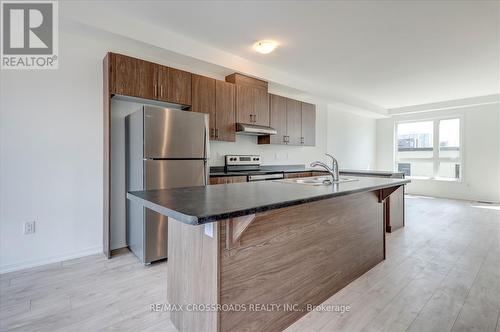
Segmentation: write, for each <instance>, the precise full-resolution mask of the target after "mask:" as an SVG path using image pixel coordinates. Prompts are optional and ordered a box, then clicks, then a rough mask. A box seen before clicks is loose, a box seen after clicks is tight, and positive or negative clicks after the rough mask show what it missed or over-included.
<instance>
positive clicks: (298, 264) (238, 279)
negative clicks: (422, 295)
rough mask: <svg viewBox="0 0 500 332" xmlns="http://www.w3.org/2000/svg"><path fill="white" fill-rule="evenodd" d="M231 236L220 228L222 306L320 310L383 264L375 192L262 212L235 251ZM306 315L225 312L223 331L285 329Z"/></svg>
mask: <svg viewBox="0 0 500 332" xmlns="http://www.w3.org/2000/svg"><path fill="white" fill-rule="evenodd" d="M360 204H362V206H363V208H362V209H361V208H360ZM225 232H226V227H225V222H222V223H220V226H219V241H220V245H219V247H220V251H221V252H220V263H219V269H220V304H221V305H224V304H231V303H233V304H236V303H240V304H241V303H244V304H251V303H253V304H266V303H279V304H286V303H288V304H291V305H293V304H299V305H300V306H301V307H304V306H305V305H306V304H311V305H318V304H321V303H323V302H324V301H325V300H326V299H328V298H329V297H330V296H332V295H333V294H334V293H336V292H337V291H339V290H340V289H342V288H343V287H344V286H346V285H347V284H349V283H350V282H351V281H353V280H354V279H356V278H357V277H359V276H360V275H362V274H363V273H365V272H366V271H368V270H369V269H371V268H372V267H373V266H375V265H376V264H378V263H379V262H381V261H382V260H383V259H384V220H383V205H382V204H380V203H379V202H378V193H376V192H367V193H359V194H353V195H348V196H342V197H335V198H331V199H325V200H321V201H317V202H312V203H306V204H302V205H298V206H293V207H289V208H284V209H278V210H272V211H269V212H266V213H260V214H257V215H256V218H255V220H253V222H252V223H251V224H250V225H249V226H248V228H247V229H246V230H245V232H244V233H243V234H242V235H241V237H240V239H239V246H235V247H233V249H230V250H227V249H225V248H226V243H225V241H226V234H225ZM306 313H307V312H306V311H303V312H300V311H272V312H266V311H260V312H252V313H251V314H249V313H248V312H235V311H233V312H229V311H225V312H221V313H220V331H282V330H283V329H285V328H286V327H287V326H289V325H290V324H292V323H293V322H295V321H296V320H297V319H299V318H300V317H302V316H304V315H305V314H306Z"/></svg>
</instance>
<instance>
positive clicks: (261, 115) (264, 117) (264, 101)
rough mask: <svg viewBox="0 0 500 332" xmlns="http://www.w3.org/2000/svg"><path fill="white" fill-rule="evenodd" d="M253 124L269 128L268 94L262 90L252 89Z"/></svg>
mask: <svg viewBox="0 0 500 332" xmlns="http://www.w3.org/2000/svg"><path fill="white" fill-rule="evenodd" d="M253 95H254V117H253V120H254V124H257V125H259V126H269V93H267V91H265V90H262V89H253Z"/></svg>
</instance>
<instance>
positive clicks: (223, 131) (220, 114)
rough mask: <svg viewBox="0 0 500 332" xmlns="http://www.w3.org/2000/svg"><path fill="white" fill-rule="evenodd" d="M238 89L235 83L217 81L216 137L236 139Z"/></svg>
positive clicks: (230, 140)
mask: <svg viewBox="0 0 500 332" xmlns="http://www.w3.org/2000/svg"><path fill="white" fill-rule="evenodd" d="M235 99H236V90H235V85H234V84H231V83H227V82H224V81H215V113H216V118H215V119H216V121H215V122H216V130H215V139H216V140H218V141H226V142H234V141H235V140H236V112H235V109H234V107H235V105H234V103H235Z"/></svg>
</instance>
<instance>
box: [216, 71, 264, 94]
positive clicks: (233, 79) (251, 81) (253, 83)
mask: <svg viewBox="0 0 500 332" xmlns="http://www.w3.org/2000/svg"><path fill="white" fill-rule="evenodd" d="M226 82H229V83H233V84H236V85H245V86H249V87H251V88H256V89H261V90H264V91H267V87H268V84H267V82H266V81H263V80H259V79H258V78H254V77H250V76H246V75H243V74H239V73H234V74H231V75H228V76H226Z"/></svg>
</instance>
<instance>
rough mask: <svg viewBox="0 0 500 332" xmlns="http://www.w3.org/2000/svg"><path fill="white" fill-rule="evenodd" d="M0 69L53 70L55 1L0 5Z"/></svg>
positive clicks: (10, 2) (56, 55) (55, 33)
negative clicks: (0, 41)
mask: <svg viewBox="0 0 500 332" xmlns="http://www.w3.org/2000/svg"><path fill="white" fill-rule="evenodd" d="M1 8H2V13H1V17H2V43H1V45H2V50H1V67H2V69H57V67H58V61H57V57H58V16H57V14H58V12H57V2H56V1H36V2H28V1H2V2H1Z"/></svg>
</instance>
